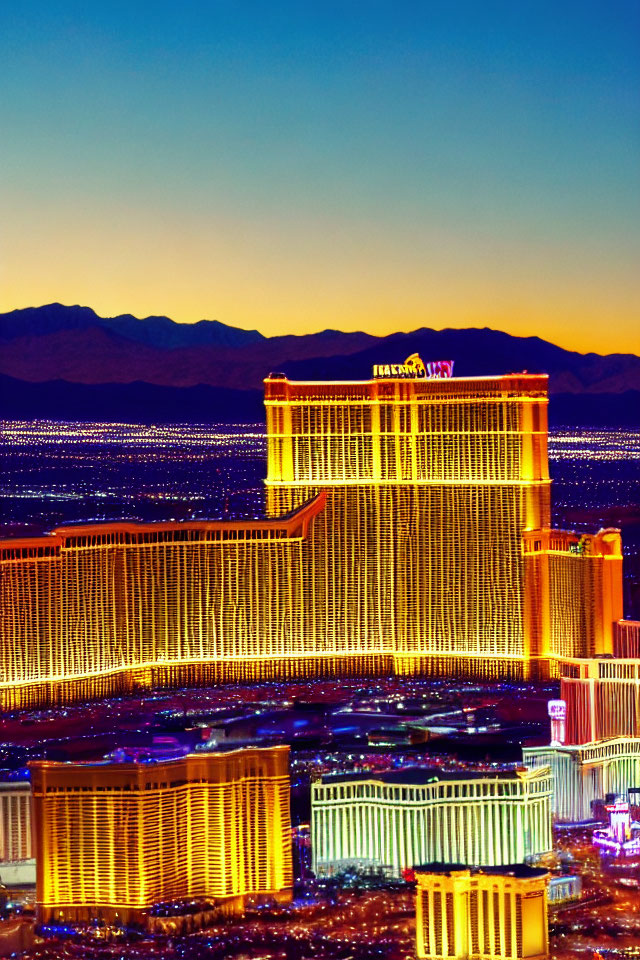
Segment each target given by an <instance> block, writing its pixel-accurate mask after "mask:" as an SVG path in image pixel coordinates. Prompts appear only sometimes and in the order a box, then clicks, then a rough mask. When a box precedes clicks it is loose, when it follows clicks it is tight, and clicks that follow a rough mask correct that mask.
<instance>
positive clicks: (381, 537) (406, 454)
mask: <svg viewBox="0 0 640 960" xmlns="http://www.w3.org/2000/svg"><path fill="white" fill-rule="evenodd" d="M265 387H266V392H265V403H266V407H267V436H268V475H267V489H268V494H269V504H270V510H271V512H272V513H273V514H274V515H277V514H279V513H282V512H284V511H286V510H291V509H293V508H295V507H297V506H299V505H300V504H301V503H304V502H306V501H307V500H308V499H309V498H310V497H313V496H315V495H316V494H317V493H318V491H319V490H325V491H326V493H327V503H326V507H325V509H324V511H323V512H322V515H321V516H319V517H318V520H317V522H316V523H315V524H314V526H313V530H312V531H311V533H310V537H309V542H308V545H307V558H308V559H307V562H306V563H305V566H304V576H305V584H304V593H305V596H306V597H307V598H308V599H309V601H310V602H309V603H307V604H306V606H305V636H306V638H307V641H308V645H309V653H310V654H315V655H326V654H331V655H334V656H335V655H341V656H345V655H346V656H348V657H349V658H351V659H353V658H357V657H360V656H363V655H367V654H376V655H385V654H386V655H387V656H388V657H389V658H390V661H391V664H392V666H393V668H394V669H395V670H397V671H398V672H402V671H407V672H412V671H421V672H422V671H427V672H429V671H431V672H435V673H443V672H444V673H447V672H449V673H450V672H465V673H478V674H482V675H491V674H493V675H496V676H497V675H504V674H505V673H506V672H512V673H514V674H522V673H523V672H525V673H526V672H528V670H529V665H530V663H531V662H532V661H535V660H536V659H539V658H544V657H545V656H547V655H548V654H549V653H550V651H549V650H546V649H544V648H542V647H541V646H540V645H539V642H538V640H539V637H538V635H537V634H536V633H535V632H530V631H528V629H527V623H526V621H525V605H524V593H525V582H524V578H525V570H524V562H523V554H522V534H523V531H524V530H525V529H527V528H536V529H537V528H540V527H545V526H548V524H549V474H548V467H547V411H546V405H547V378H546V377H543V376H528V375H525V374H522V375H513V376H506V377H487V378H469V379H434V380H427V379H401V378H400V379H391V380H386V379H378V380H375V379H374V380H371V381H366V382H353V383H294V382H290V381H288V380H286V379H281V378H271V379H268V380H267V381H266V382H265Z"/></svg>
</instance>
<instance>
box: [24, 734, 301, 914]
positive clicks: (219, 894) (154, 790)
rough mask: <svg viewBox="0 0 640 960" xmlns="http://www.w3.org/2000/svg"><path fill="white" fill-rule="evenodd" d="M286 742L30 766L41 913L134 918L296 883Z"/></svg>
mask: <svg viewBox="0 0 640 960" xmlns="http://www.w3.org/2000/svg"><path fill="white" fill-rule="evenodd" d="M288 752H289V748H288V747H269V748H264V749H258V748H255V749H248V750H235V751H231V752H229V753H209V754H207V753H202V754H192V755H189V756H186V757H183V758H181V759H177V760H164V761H162V760H161V761H159V762H154V763H126V762H125V763H106V764H105V763H87V764H85V763H73V764H71V763H53V762H49V761H44V760H40V761H37V762H34V763H32V764H31V765H30V766H31V779H32V790H33V812H34V833H35V848H36V863H37V881H36V900H37V905H38V916H39V919H40V921H41V922H47V921H50V920H63V921H68V920H76V921H88V920H91V919H92V918H94V917H101V918H103V919H105V920H111V921H112V920H114V919H116V918H119V919H120V920H122V921H123V922H128V921H131V920H140V919H142V918H143V917H144V916H145V915H146V914H148V911H149V909H150V908H151V907H152V906H153V905H154V904H156V903H160V902H167V901H170V902H174V903H175V902H176V901H186V900H189V901H191V900H194V899H207V900H212V901H215V902H217V903H218V904H219V905H221V906H222V907H225V906H226V908H227V909H230V910H233V909H239V908H241V906H242V902H243V898H244V897H246V896H248V895H251V896H261V895H268V896H274V895H284V896H286V895H287V894H288V891H289V888H290V887H291V885H292V882H293V881H292V870H291V824H290V815H289V792H290V783H289V765H288Z"/></svg>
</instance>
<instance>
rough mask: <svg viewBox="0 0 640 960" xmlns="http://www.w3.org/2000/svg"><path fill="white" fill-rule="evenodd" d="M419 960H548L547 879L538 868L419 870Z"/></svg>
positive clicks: (440, 867)
mask: <svg viewBox="0 0 640 960" xmlns="http://www.w3.org/2000/svg"><path fill="white" fill-rule="evenodd" d="M415 875H416V881H417V891H416V956H417V957H418V960H547V958H548V957H549V932H548V919H547V916H548V910H547V887H548V883H549V874H548V873H547V872H546V870H542V869H539V868H536V867H529V866H525V865H524V864H515V865H513V866H506V867H485V868H483V869H476V868H469V867H466V866H464V865H457V864H443V863H430V864H426V865H425V866H423V867H416V870H415Z"/></svg>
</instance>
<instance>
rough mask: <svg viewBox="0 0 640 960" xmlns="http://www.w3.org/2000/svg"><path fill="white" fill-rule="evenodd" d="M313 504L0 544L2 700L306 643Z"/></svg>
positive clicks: (180, 679) (169, 680) (179, 671)
mask: <svg viewBox="0 0 640 960" xmlns="http://www.w3.org/2000/svg"><path fill="white" fill-rule="evenodd" d="M323 505H324V495H323V494H320V495H319V496H318V497H316V499H315V500H314V501H313V502H311V503H309V504H306V505H305V506H304V507H303V508H301V509H300V510H298V511H296V512H295V514H294V515H292V516H290V517H286V518H280V519H278V520H263V521H248V522H246V523H238V522H200V523H189V524H187V523H184V524H181V523H148V524H136V523H126V524H125V523H122V524H100V525H84V526H74V527H61V528H59V529H58V530H55V531H54V532H53V534H51V535H50V536H46V537H40V538H30V539H28V540H7V541H4V542H2V543H0V571H1V572H0V577H1V591H0V603H1V607H0V624H1V631H2V632H1V634H0V664H1V668H2V681H1V682H0V698H1V700H2V703H1V705H2V706H3V707H4V708H5V709H12V708H16V707H27V706H31V705H34V704H47V703H56V702H61V701H62V702H64V701H65V700H72V699H77V698H80V699H83V698H89V697H92V696H106V695H108V694H110V693H114V692H115V693H117V692H125V691H127V690H131V689H135V688H137V687H151V686H162V685H175V684H188V683H214V682H216V681H220V680H225V679H234V680H241V679H245V678H258V677H260V676H264V677H265V678H267V677H268V676H269V675H277V673H278V670H279V668H280V666H281V664H282V661H286V662H287V663H288V662H289V661H290V659H291V658H292V656H293V657H294V658H295V656H296V655H298V656H300V655H301V654H303V653H304V648H303V645H302V637H303V627H304V620H303V606H304V598H303V595H302V565H303V562H304V557H303V549H302V547H303V543H304V540H305V538H306V537H307V535H308V530H309V526H310V524H311V523H312V521H313V518H314V517H315V516H316V514H317V513H318V512H319V511H320V510H322V507H323ZM269 668H270V669H271V674H270V673H269ZM294 668H295V661H294ZM294 668H292V669H294ZM285 670H286V667H282V672H283V673H284V672H285ZM293 675H295V673H294V674H293Z"/></svg>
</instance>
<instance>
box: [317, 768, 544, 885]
mask: <svg viewBox="0 0 640 960" xmlns="http://www.w3.org/2000/svg"><path fill="white" fill-rule="evenodd" d="M552 789H553V781H552V777H551V771H550V770H549V769H548V768H546V769H545V768H544V767H539V768H538V769H536V770H535V771H530V770H525V769H524V768H518V769H517V770H511V771H501V772H491V773H485V772H470V771H466V772H456V773H443V772H442V771H439V770H421V769H414V770H401V771H394V772H392V773H381V774H376V775H362V774H344V775H338V776H335V775H334V776H327V777H323V778H322V779H321V780H319V781H316V782H315V783H312V784H311V839H312V850H313V869H314V870H315V872H316V873H317V874H320V875H323V874H324V875H326V874H331V873H335V872H338V871H340V870H342V869H344V868H345V867H349V866H358V867H359V868H361V869H364V870H366V869H370V870H376V871H377V870H383V871H384V872H386V873H388V874H389V875H391V876H396V877H398V876H401V874H402V872H403V870H405V869H411V868H412V867H414V866H415V865H416V864H417V863H424V862H426V861H427V860H429V861H431V860H439V861H442V862H445V863H459V862H461V861H462V862H464V863H475V864H479V865H487V866H494V865H499V864H509V863H517V862H523V861H524V860H525V859H526V858H528V857H532V856H539V855H541V854H544V853H547V852H548V851H550V850H551V849H552V837H551V797H552Z"/></svg>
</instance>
